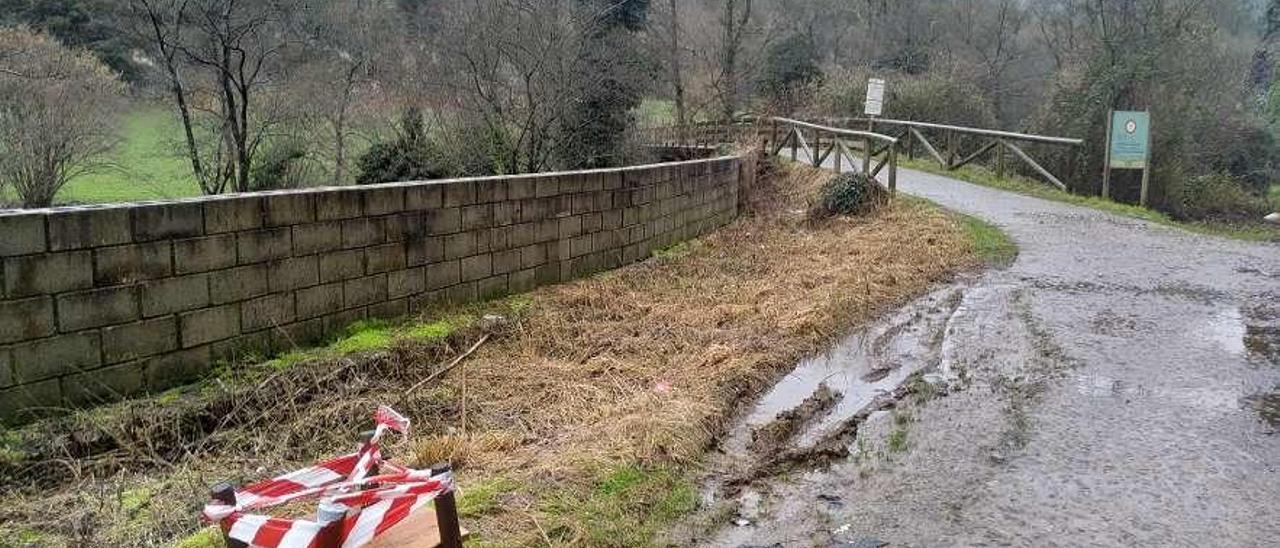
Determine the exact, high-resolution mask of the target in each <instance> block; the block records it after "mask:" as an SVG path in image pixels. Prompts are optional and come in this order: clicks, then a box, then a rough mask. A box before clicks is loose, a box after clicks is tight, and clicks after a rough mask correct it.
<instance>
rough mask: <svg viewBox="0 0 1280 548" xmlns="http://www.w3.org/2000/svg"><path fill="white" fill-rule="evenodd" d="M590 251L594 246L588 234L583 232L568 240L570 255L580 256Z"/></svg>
mask: <svg viewBox="0 0 1280 548" xmlns="http://www.w3.org/2000/svg"><path fill="white" fill-rule="evenodd" d="M592 251H594V248H593V247H592V236H591V235H590V234H583V235H581V236H578V237H576V238H573V239H572V240H569V256H570V257H581V256H583V255H586V254H588V253H591V252H592Z"/></svg>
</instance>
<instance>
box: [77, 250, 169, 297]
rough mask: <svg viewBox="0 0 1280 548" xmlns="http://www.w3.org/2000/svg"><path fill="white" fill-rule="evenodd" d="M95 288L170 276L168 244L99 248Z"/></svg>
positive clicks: (95, 270)
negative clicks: (96, 286)
mask: <svg viewBox="0 0 1280 548" xmlns="http://www.w3.org/2000/svg"><path fill="white" fill-rule="evenodd" d="M94 255H95V259H96V260H95V261H94V264H93V282H94V284H95V285H98V286H104V285H118V284H127V283H133V282H138V281H142V280H153V279H155V278H163V277H165V276H169V275H172V274H173V265H172V262H173V261H172V257H173V251H172V246H171V244H170V243H169V242H150V243H145V244H133V245H120V246H113V247H100V248H98V249H95V250H94Z"/></svg>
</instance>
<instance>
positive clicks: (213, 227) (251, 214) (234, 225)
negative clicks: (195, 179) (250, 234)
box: [204, 196, 262, 234]
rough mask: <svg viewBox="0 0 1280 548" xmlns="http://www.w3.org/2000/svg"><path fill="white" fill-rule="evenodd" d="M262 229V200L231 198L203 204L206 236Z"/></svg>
mask: <svg viewBox="0 0 1280 548" xmlns="http://www.w3.org/2000/svg"><path fill="white" fill-rule="evenodd" d="M259 228H262V198H260V197H257V196H232V197H225V198H217V199H213V200H209V201H206V202H204V230H205V233H206V234H222V233H226V232H241V231H245V230H257V229H259Z"/></svg>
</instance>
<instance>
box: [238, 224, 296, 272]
mask: <svg viewBox="0 0 1280 548" xmlns="http://www.w3.org/2000/svg"><path fill="white" fill-rule="evenodd" d="M236 254H237V256H238V262H239V263H240V264H242V265H243V264H253V263H261V262H266V261H274V260H276V259H283V258H285V257H288V256H290V255H292V254H293V231H292V230H291V229H290V228H289V227H287V226H286V227H279V228H268V229H264V230H255V231H251V232H240V233H238V234H236Z"/></svg>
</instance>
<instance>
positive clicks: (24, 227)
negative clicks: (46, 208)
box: [0, 212, 47, 257]
mask: <svg viewBox="0 0 1280 548" xmlns="http://www.w3.org/2000/svg"><path fill="white" fill-rule="evenodd" d="M44 219H45V214H44V213H21V212H16V213H0V234H3V235H4V237H0V257H8V256H12V255H28V254H31V253H43V252H44V251H45V249H46V245H47V242H46V241H45V231H44Z"/></svg>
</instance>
